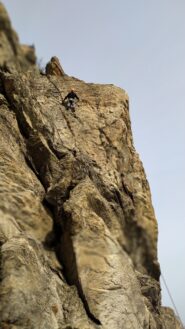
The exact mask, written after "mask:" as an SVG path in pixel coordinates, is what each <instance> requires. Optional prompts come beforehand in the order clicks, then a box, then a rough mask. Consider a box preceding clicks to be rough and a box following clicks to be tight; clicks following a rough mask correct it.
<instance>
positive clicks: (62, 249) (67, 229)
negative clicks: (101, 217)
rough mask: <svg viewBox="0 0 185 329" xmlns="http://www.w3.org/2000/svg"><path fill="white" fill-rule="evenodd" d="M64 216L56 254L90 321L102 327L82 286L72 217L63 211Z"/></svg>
mask: <svg viewBox="0 0 185 329" xmlns="http://www.w3.org/2000/svg"><path fill="white" fill-rule="evenodd" d="M62 216H63V223H64V227H63V229H62V235H61V243H60V246H58V248H56V254H57V257H58V259H59V261H60V263H61V264H62V265H63V274H64V277H65V279H66V282H67V283H68V284H69V285H75V286H76V288H77V291H78V294H79V297H80V299H81V301H82V303H83V305H84V309H85V311H86V314H87V316H88V317H89V319H90V320H91V321H93V322H94V323H95V324H96V325H101V322H100V320H99V319H97V318H96V317H95V316H94V314H92V312H91V311H90V308H89V305H88V302H87V299H86V297H85V294H84V292H83V289H82V286H81V284H80V279H79V275H78V270H77V263H76V256H75V253H74V250H73V243H72V239H71V217H70V215H67V214H66V213H65V212H64V210H63V211H62Z"/></svg>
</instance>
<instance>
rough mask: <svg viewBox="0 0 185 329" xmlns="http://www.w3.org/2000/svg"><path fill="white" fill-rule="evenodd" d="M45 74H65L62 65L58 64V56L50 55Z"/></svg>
mask: <svg viewBox="0 0 185 329" xmlns="http://www.w3.org/2000/svg"><path fill="white" fill-rule="evenodd" d="M46 74H47V75H56V76H59V77H60V76H63V75H65V73H64V70H63V68H62V66H61V65H60V61H59V59H58V57H56V56H54V57H51V59H50V61H49V63H47V65H46Z"/></svg>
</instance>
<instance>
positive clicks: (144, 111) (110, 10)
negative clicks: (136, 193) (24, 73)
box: [3, 0, 185, 322]
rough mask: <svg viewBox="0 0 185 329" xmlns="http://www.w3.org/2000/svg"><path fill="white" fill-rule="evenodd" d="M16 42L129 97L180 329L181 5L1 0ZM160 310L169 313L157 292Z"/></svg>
mask: <svg viewBox="0 0 185 329" xmlns="http://www.w3.org/2000/svg"><path fill="white" fill-rule="evenodd" d="M3 3H4V4H5V5H6V7H7V9H8V11H9V14H10V16H11V19H12V23H13V26H14V28H15V29H16V30H17V32H18V34H19V37H20V40H21V42H22V43H26V44H35V46H36V51H37V56H38V59H40V60H41V59H42V61H43V63H46V62H47V61H48V60H49V59H50V57H51V56H53V55H56V56H58V57H59V58H60V60H61V63H62V65H63V68H64V70H65V71H66V73H68V74H69V75H73V76H76V77H78V78H80V79H83V80H85V81H87V82H98V83H114V84H115V85H118V86H120V87H122V88H123V89H125V90H126V91H127V92H128V94H129V96H130V113H131V120H132V128H133V134H134V141H135V146H136V149H137V151H138V152H139V154H140V157H141V159H142V161H143V163H144V168H145V171H146V173H147V177H148V180H149V183H150V187H151V190H152V197H153V204H154V208H155V212H156V216H157V219H158V223H159V260H160V263H161V269H162V272H163V274H164V276H165V278H166V280H167V283H168V285H169V287H170V289H171V293H172V295H173V297H174V300H175V303H176V305H177V308H178V310H179V313H180V315H181V317H182V319H183V321H184V322H185V306H184V304H185V296H184V295H185V289H184V278H185V256H184V255H185V239H184V235H185V221H184V214H185V199H184V197H185V193H184V188H185V146H184V142H185V129H184V126H185V92H184V88H185V0H139V1H138V0H32V1H29V0H4V1H3ZM162 294H163V304H165V305H169V306H171V302H170V300H169V297H168V296H167V293H166V291H165V290H164V289H163V291H162Z"/></svg>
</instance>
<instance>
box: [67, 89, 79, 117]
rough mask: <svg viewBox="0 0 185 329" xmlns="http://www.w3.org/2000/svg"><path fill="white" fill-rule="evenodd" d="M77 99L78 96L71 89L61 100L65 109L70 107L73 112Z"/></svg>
mask: <svg viewBox="0 0 185 329" xmlns="http://www.w3.org/2000/svg"><path fill="white" fill-rule="evenodd" d="M78 101H79V97H78V96H77V94H76V93H75V92H74V90H73V89H71V91H70V92H69V93H68V94H67V96H66V97H65V98H64V100H63V104H64V106H65V107H66V109H67V110H69V109H71V110H72V111H73V112H74V111H75V107H76V103H77V102H78Z"/></svg>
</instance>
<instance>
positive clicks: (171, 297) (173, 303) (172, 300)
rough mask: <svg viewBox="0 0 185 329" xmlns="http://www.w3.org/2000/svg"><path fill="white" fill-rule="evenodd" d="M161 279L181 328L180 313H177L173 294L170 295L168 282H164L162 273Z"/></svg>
mask: <svg viewBox="0 0 185 329" xmlns="http://www.w3.org/2000/svg"><path fill="white" fill-rule="evenodd" d="M161 279H162V281H163V283H164V286H165V288H166V290H167V292H168V295H169V297H170V300H171V302H172V305H173V307H174V310H175V313H176V315H177V317H178V319H179V321H180V323H181V326H182V329H183V328H184V325H183V323H182V320H181V317H180V315H179V312H178V309H177V306H176V304H175V301H174V299H173V296H172V294H171V292H170V289H169V287H168V284H167V282H166V280H165V277H164V275H163V274H162V273H161Z"/></svg>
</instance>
